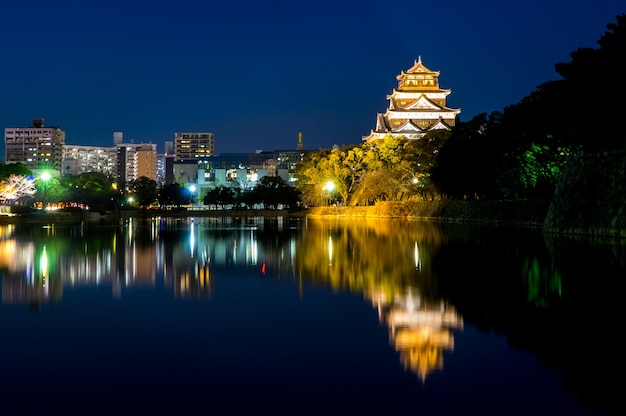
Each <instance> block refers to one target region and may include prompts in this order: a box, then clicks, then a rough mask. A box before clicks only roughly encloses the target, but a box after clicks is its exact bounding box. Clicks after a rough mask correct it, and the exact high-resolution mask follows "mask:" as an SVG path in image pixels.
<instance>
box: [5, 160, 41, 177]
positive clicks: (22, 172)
mask: <svg viewBox="0 0 626 416" xmlns="http://www.w3.org/2000/svg"><path fill="white" fill-rule="evenodd" d="M11 175H18V176H24V177H29V176H32V175H33V173H32V172H31V170H30V169H28V168H27V167H26V166H24V164H23V163H21V162H18V163H8V164H4V163H0V181H2V180H4V179H7V178H8V177H9V176H11Z"/></svg>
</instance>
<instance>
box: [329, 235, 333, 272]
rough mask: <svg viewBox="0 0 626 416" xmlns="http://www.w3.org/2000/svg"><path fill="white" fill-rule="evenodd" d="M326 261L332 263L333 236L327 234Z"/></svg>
mask: <svg viewBox="0 0 626 416" xmlns="http://www.w3.org/2000/svg"><path fill="white" fill-rule="evenodd" d="M328 262H329V264H330V265H331V266H332V265H333V238H332V237H331V236H328Z"/></svg>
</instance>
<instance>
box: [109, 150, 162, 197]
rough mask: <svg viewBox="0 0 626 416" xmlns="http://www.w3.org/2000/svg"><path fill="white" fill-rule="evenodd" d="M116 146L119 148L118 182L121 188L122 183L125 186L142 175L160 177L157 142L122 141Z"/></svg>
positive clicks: (150, 177)
mask: <svg viewBox="0 0 626 416" xmlns="http://www.w3.org/2000/svg"><path fill="white" fill-rule="evenodd" d="M115 147H116V148H117V182H118V187H119V188H120V189H121V188H122V184H124V185H123V186H124V188H125V187H126V186H127V185H128V183H129V182H131V181H134V180H137V179H139V178H141V177H142V176H145V177H146V178H149V179H153V180H155V181H156V180H157V179H158V163H157V149H156V144H152V143H147V144H146V143H142V144H132V143H122V144H117V145H116V146H115Z"/></svg>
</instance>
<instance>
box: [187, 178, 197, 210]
mask: <svg viewBox="0 0 626 416" xmlns="http://www.w3.org/2000/svg"><path fill="white" fill-rule="evenodd" d="M188 189H189V193H190V195H191V209H193V207H194V202H195V196H194V194H195V192H196V185H193V184H192V185H189V188H188Z"/></svg>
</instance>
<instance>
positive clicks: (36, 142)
mask: <svg viewBox="0 0 626 416" xmlns="http://www.w3.org/2000/svg"><path fill="white" fill-rule="evenodd" d="M64 144H65V132H64V131H63V130H61V129H60V128H59V127H45V126H44V119H43V118H35V119H33V120H32V124H31V126H30V127H9V128H5V129H4V145H5V148H4V149H5V150H4V151H5V155H4V160H5V163H18V162H21V163H23V164H24V166H26V167H27V168H29V169H31V170H33V171H39V170H44V169H48V170H54V171H57V172H60V171H61V163H62V159H63V145H64Z"/></svg>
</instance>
